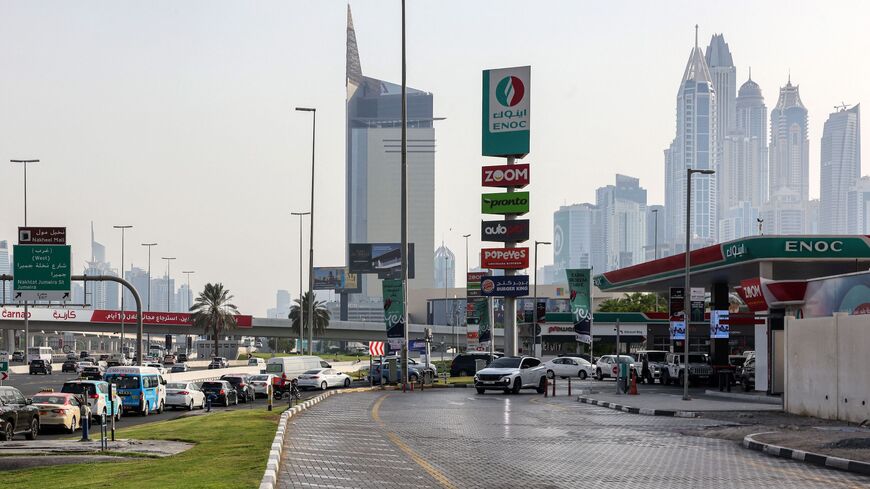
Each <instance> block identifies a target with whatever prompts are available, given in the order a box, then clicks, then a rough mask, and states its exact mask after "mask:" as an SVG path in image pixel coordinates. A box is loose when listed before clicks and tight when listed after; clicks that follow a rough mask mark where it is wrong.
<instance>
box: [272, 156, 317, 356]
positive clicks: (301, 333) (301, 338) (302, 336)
mask: <svg viewBox="0 0 870 489" xmlns="http://www.w3.org/2000/svg"><path fill="white" fill-rule="evenodd" d="M312 168H313V167H312ZM309 214H311V213H310V212H291V213H290V215H293V216H299V348H298V349H297V350H296V351H297V352H298V351H300V350H302V343H303V342H304V341H305V333H304V330H303V329H302V325H303V324H305V323H304V322H303V321H302V320H303V319H304V314H303V309H302V303H303V299H304V295H305V294H304V292H303V289H302V266H303V265H302V246H303V245H302V220H303V219H305V216H307V215H309ZM275 350H278V340H277V339H276V340H275Z"/></svg>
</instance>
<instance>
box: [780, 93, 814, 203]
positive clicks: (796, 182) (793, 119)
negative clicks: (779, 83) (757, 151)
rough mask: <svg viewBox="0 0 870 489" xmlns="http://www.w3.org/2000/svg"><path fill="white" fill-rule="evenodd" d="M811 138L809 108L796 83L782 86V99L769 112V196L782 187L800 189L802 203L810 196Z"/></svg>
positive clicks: (795, 190) (792, 189)
mask: <svg viewBox="0 0 870 489" xmlns="http://www.w3.org/2000/svg"><path fill="white" fill-rule="evenodd" d="M809 156H810V140H809V134H808V132H807V109H806V107H804V104H803V102H801V97H800V93H799V91H798V86H797V85H792V84H791V77H789V79H788V83H786V85H785V86H784V87H782V88H780V89H779V100H777V102H776V107H774V109H773V110H772V111H771V113H770V198H771V199H773V196H774V195H775V194H776V193H777V192H778V191H779V190H781V189H784V188H785V189H789V190H791V191H794V192H796V193H797V196H798V199H799V201H800V202H801V203H804V204H805V203H806V202H807V201H808V200H809V198H810V184H809V178H810V159H809Z"/></svg>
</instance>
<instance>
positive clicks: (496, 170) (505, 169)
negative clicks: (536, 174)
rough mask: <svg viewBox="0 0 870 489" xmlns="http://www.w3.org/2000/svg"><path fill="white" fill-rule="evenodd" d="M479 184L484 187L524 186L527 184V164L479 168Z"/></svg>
mask: <svg viewBox="0 0 870 489" xmlns="http://www.w3.org/2000/svg"><path fill="white" fill-rule="evenodd" d="M480 184H481V185H483V186H484V187H515V188H522V187H525V186H526V185H528V184H529V165H528V164H525V163H523V164H516V165H497V166H484V167H482V168H481V175H480Z"/></svg>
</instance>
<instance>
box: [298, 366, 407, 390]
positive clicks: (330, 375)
mask: <svg viewBox="0 0 870 489" xmlns="http://www.w3.org/2000/svg"><path fill="white" fill-rule="evenodd" d="M408 371H409V372H411V370H410V369H409V370H408ZM350 382H351V381H350V376H349V375H347V374H346V373H344V372H339V371H338V370H335V369H334V368H315V369H312V370H309V371H307V372H305V373H303V374H302V375H300V376H299V388H300V389H306V388H311V389H321V390H326V389H328V388H330V387H338V386H342V387H350Z"/></svg>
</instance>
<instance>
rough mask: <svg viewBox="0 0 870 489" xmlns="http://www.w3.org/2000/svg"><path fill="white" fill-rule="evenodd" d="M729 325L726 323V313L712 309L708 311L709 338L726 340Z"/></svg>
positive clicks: (729, 329) (729, 328) (728, 333)
mask: <svg viewBox="0 0 870 489" xmlns="http://www.w3.org/2000/svg"><path fill="white" fill-rule="evenodd" d="M730 333H731V325H730V324H729V323H728V311H727V310H724V311H722V310H717V309H713V310H712V311H710V338H713V339H728V337H729V335H730Z"/></svg>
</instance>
